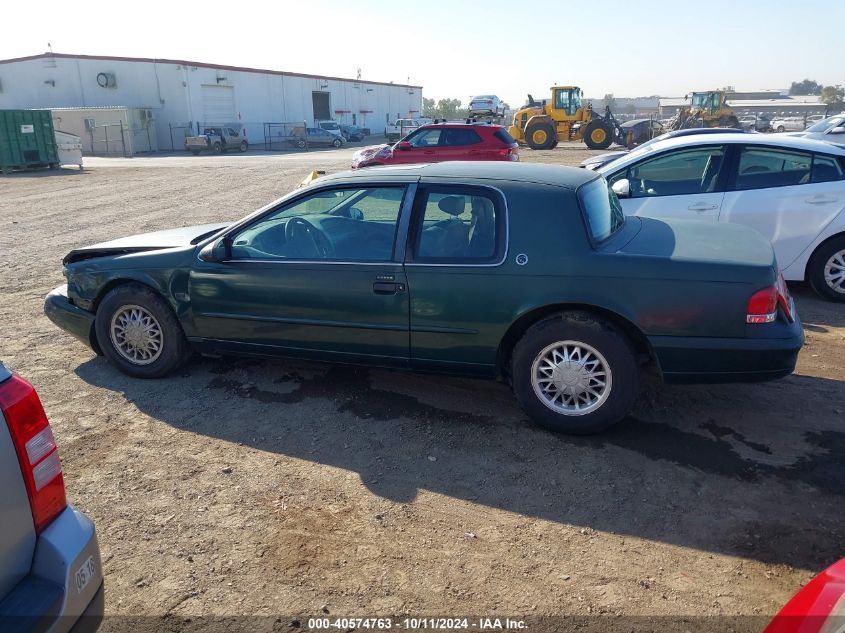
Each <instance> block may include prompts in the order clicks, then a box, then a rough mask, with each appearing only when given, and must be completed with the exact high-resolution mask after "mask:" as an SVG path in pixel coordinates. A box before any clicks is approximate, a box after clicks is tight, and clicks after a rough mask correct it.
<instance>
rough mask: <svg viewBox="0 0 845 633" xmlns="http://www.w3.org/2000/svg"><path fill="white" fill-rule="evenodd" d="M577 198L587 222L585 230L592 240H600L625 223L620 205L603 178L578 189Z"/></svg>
mask: <svg viewBox="0 0 845 633" xmlns="http://www.w3.org/2000/svg"><path fill="white" fill-rule="evenodd" d="M578 200H579V202H580V203H581V210H582V211H583V213H584V219H585V220H586V222H587V230H588V231H589V232H590V237H591V238H592V239H593V241H594V242H602V241H604V240H606V239H607V238H609V237H610V236H612V235H613V234H614V233H616V232H617V231H618V230H619V229H621V228H622V225H624V224H625V214H624V213H623V212H622V205H621V204H620V203H619V198H617V197H616V194H615V193H613V190H612V189H611V188H610V187H609V186H608V185H607V181H606V180H605V179H604V178H599V179H598V180H594V181H592V182H590V183H588V184H586V185H583V186H582V187H581V188H580V189H578Z"/></svg>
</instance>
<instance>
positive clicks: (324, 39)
mask: <svg viewBox="0 0 845 633" xmlns="http://www.w3.org/2000/svg"><path fill="white" fill-rule="evenodd" d="M6 5H7V6H4V8H3V12H2V13H3V24H4V26H3V36H2V38H0V58H2V59H5V58H10V57H20V56H24V55H33V54H36V53H41V52H44V51H45V50H46V49H47V42H50V43H51V44H52V45H53V50H54V51H55V52H57V53H81V54H93V55H98V54H99V55H120V56H128V57H162V58H177V59H187V60H191V61H201V62H210V63H220V64H227V65H235V66H253V67H258V68H269V69H275V70H289V71H293V72H304V73H315V74H322V75H332V76H340V77H355V73H356V70H357V69H358V68H359V67H360V68H361V69H362V73H363V75H362V76H363V78H364V79H370V80H374V81H395V82H397V83H400V82H401V83H404V82H406V81H407V80H408V78H409V77H410V81H411V83H413V84H417V85H422V86H423V87H424V90H423V94H424V96H426V97H434V98H441V97H455V98H458V99H461V100H462V101H463V102H464V103H467V102H468V101H469V96H470V95H473V94H484V93H494V94H498V95H499V96H500V97H502V98H504V99H505V100H506V101H508V102H510V103H511V104H512V105H515V104H521V103H523V101H524V99H525V94H526V93H527V92H531V93H532V94H534V96H535V97H538V96H540V95H543V94H545V93H547V92H548V87H549V86H551V85H552V84H553V83H560V84H574V85H580V86H581V87H582V88H583V89H584V91H585V93H586V94H587V95H588V96H595V97H601V96H602V95H604V94H605V93H607V92H612V93H614V94H615V95H616V96H641V95H650V94H660V95H664V96H679V95H683V94H685V93H686V92H689V91H692V90H706V89H712V88H715V87H721V86H724V85H733V86H736V87H737V88H738V89H746V90H755V89H765V88H784V87H788V86H789V84H790V82H792V81H795V80H800V79H803V78H804V77H809V78H811V79H816V80H817V81H819V82H822V83H824V84H845V65H843V59H845V55H843V53H845V44H843V40H842V33H843V31H842V20H841V16H842V10H843V9H845V0H803V1H801V2H795V1H789V2H787V1H786V0H766V1H762V0H708V1H706V2H692V1H689V0H681V1H680V2H668V1H665V0H661V1H660V2H652V1H650V0H633V1H631V2H626V1H623V0H599V1H597V2H590V3H576V2H562V1H561V0H556V1H554V2H544V1H543V0H539V1H535V2H519V0H511V1H500V0H488V1H487V2H478V3H475V2H460V1H454V0H453V1H451V2H444V1H441V0H424V1H423V0H420V1H417V2H397V1H395V0H392V1H390V2H387V1H382V0H371V1H369V0H344V1H318V0H315V1H307V2H301V1H300V2H290V1H278V0H276V1H274V0H268V1H266V2H262V3H258V2H247V1H241V2H226V3H219V2H211V1H206V2H196V3H194V2H180V1H178V0H176V1H171V2H160V1H159V0H140V1H137V2H101V1H100V0H86V1H85V2H67V0H62V1H61V2H55V1H53V0H50V1H48V2H46V3H45V2H37V3H36V2H34V3H32V4H29V3H24V2H19V1H18V2H7V3H6ZM779 7H780V8H779ZM13 25H14V26H13Z"/></svg>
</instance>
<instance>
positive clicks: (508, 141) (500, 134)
mask: <svg viewBox="0 0 845 633" xmlns="http://www.w3.org/2000/svg"><path fill="white" fill-rule="evenodd" d="M493 136H495V137H496V138H497V139H499V140H500V141H502V143H504V144H505V145H513V144H514V143H516V141H515V140H513V137H512V136H511V135H510V134H508V131H507V130H506V129H505V128H500V129H498V130H496V131H495V132H494V133H493Z"/></svg>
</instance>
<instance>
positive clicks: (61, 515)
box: [0, 364, 104, 633]
mask: <svg viewBox="0 0 845 633" xmlns="http://www.w3.org/2000/svg"><path fill="white" fill-rule="evenodd" d="M0 490H2V491H3V494H2V502H0V525H2V530H0V631H2V632H3V633H10V632H12V631H14V632H17V631H21V632H29V631H47V632H48V633H65V632H66V631H72V632H73V633H78V632H81V631H84V632H92V631H96V629H97V628H98V627H99V626H100V622H101V621H102V618H103V608H104V600H103V572H102V563H101V562H100V548H99V545H98V544H97V536H96V533H95V531H94V524H93V523H91V521H90V520H89V519H88V518H87V517H86V516H85V515H84V514H82V513H81V512H79V511H78V510H76V509H75V508H74V507H73V506H71V505H70V504H68V503H67V500H66V498H65V485H64V479H63V477H62V464H61V461H60V460H59V455H58V451H57V450H56V442H55V439H54V438H53V432H52V430H51V429H50V423H49V422H48V421H47V416H46V415H45V413H44V409H43V408H42V407H41V402H40V401H39V399H38V394H36V392H35V389H34V388H33V387H32V385H30V384H29V383H28V382H26V381H25V380H24V379H22V378H21V377H19V376H17V375H15V374H12V373H11V372H9V371H8V370H7V369H6V368H5V367H4V366H3V365H2V364H0Z"/></svg>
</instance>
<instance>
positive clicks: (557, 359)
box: [531, 341, 613, 416]
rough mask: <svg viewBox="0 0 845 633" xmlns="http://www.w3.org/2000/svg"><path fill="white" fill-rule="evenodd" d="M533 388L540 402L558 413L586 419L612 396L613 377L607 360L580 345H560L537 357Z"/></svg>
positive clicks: (533, 370) (534, 364) (549, 346)
mask: <svg viewBox="0 0 845 633" xmlns="http://www.w3.org/2000/svg"><path fill="white" fill-rule="evenodd" d="M531 385H532V387H533V388H534V393H535V394H536V395H537V397H538V398H539V399H540V401H541V402H542V403H543V404H544V405H545V406H547V407H548V408H549V409H551V410H552V411H554V412H555V413H559V414H562V415H567V416H575V415H586V414H588V413H591V412H593V411H595V410H596V409H598V408H599V407H601V406H602V405H603V404H604V403H605V401H606V400H607V398H608V397H609V396H610V390H611V388H612V385H613V376H612V373H611V371H610V366H609V365H608V362H607V360H606V359H605V358H604V356H602V355H601V353H600V352H599V351H598V350H596V349H595V348H594V347H591V346H590V345H587V344H586V343H582V342H579V341H558V342H556V343H552V344H551V345H548V346H546V347H545V348H544V349H543V350H541V351H540V353H539V354H537V356H536V358H535V359H534V363H533V364H532V366H531Z"/></svg>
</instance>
